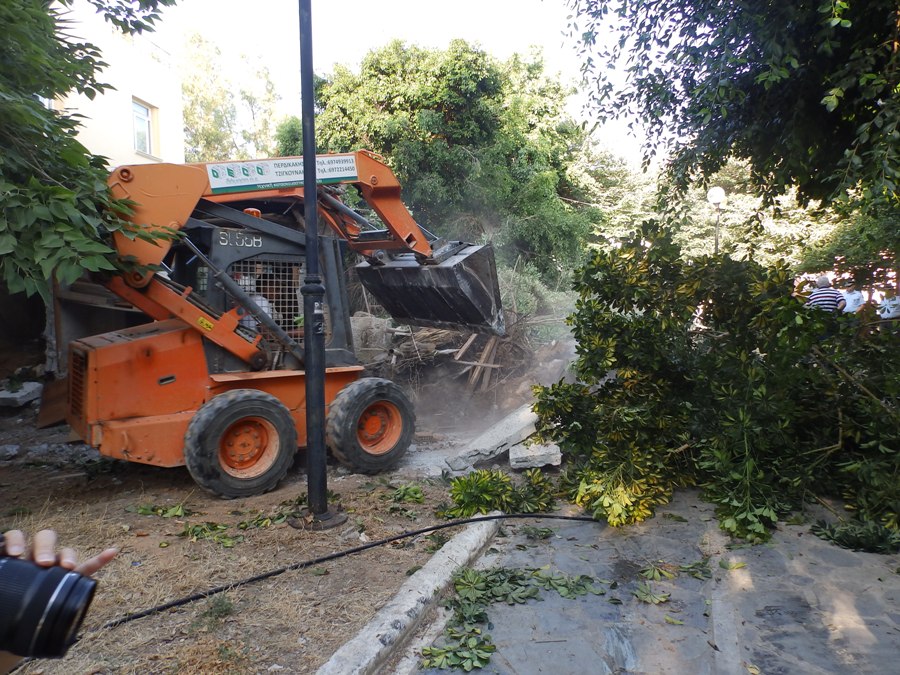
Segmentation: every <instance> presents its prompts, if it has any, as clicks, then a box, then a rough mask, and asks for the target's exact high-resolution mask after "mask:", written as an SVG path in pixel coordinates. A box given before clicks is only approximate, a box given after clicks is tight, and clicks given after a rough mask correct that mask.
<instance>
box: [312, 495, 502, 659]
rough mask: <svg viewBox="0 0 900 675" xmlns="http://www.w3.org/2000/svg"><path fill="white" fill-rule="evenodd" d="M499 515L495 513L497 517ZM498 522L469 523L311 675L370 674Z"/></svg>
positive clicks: (480, 547)
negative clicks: (314, 674) (354, 635)
mask: <svg viewBox="0 0 900 675" xmlns="http://www.w3.org/2000/svg"><path fill="white" fill-rule="evenodd" d="M497 514H498V515H499V512H497ZM499 527H500V521H499V520H490V521H484V522H480V523H472V524H470V525H468V526H467V527H466V529H464V530H463V531H462V532H460V533H459V534H457V535H456V536H454V537H453V538H452V539H451V540H450V541H448V542H447V543H446V544H444V545H443V546H442V547H441V549H440V550H439V551H438V552H437V553H435V554H434V555H433V556H432V557H431V559H430V560H429V561H428V562H427V563H425V565H424V566H423V567H422V569H420V570H419V571H418V572H416V573H415V574H413V575H412V576H411V577H410V578H409V580H408V581H407V582H406V583H405V584H403V586H401V587H400V590H399V591H397V594H396V595H395V596H394V598H393V599H392V600H391V601H390V602H389V603H388V604H387V605H385V606H384V607H383V608H382V609H381V610H380V611H379V612H378V613H377V614H376V615H375V616H374V617H373V618H372V620H371V621H369V623H368V624H367V625H366V626H365V627H364V628H363V629H362V630H361V631H360V632H359V633H358V634H357V635H356V637H354V638H353V639H351V640H350V641H348V642H346V643H344V645H343V646H342V647H341V648H340V649H338V650H337V651H336V652H335V653H334V654H333V655H332V656H331V658H330V659H329V660H328V661H327V662H326V663H325V664H324V665H322V667H321V668H319V670H318V671H316V674H317V675H371V674H372V673H376V672H377V671H378V668H380V667H381V666H382V665H383V664H384V663H385V661H386V660H387V659H388V658H390V656H392V655H393V653H394V651H395V650H396V649H397V648H398V647H399V646H402V644H403V642H404V640H406V639H407V638H408V637H409V635H410V634H411V633H412V632H413V630H415V628H416V627H417V626H418V624H419V621H421V619H422V617H423V616H424V614H425V612H426V610H427V609H428V608H429V607H430V606H431V604H432V603H433V602H435V601H436V600H437V599H438V598H439V597H440V595H441V593H442V592H443V591H444V589H445V588H446V587H447V586H448V585H449V584H450V579H451V577H452V576H453V573H454V572H455V571H456V570H457V569H459V568H460V567H462V566H464V565H468V564H469V563H470V562H471V561H472V560H473V559H474V558H475V557H477V556H478V555H479V554H480V553H481V552H482V551H483V550H484V549H485V547H486V546H487V545H488V544H489V543H490V541H491V540H492V539H493V538H494V535H495V534H496V533H497V530H498V529H499Z"/></svg>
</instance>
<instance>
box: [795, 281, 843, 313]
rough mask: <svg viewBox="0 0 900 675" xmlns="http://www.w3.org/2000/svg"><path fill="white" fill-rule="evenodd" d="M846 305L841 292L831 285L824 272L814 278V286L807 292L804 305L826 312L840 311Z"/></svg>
mask: <svg viewBox="0 0 900 675" xmlns="http://www.w3.org/2000/svg"><path fill="white" fill-rule="evenodd" d="M846 306H847V301H846V300H844V296H843V294H841V292H840V291H839V290H837V289H836V288H833V287H832V285H831V279H829V278H828V277H827V276H825V275H824V274H823V275H822V276H820V277H819V278H818V279H816V287H815V288H814V289H813V292H812V293H810V294H809V298H807V300H806V304H805V305H804V307H815V308H816V309H821V310H824V311H826V312H832V313H835V312H840V311H843V309H844V307H846Z"/></svg>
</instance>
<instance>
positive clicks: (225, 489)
mask: <svg viewBox="0 0 900 675" xmlns="http://www.w3.org/2000/svg"><path fill="white" fill-rule="evenodd" d="M296 452H297V429H296V427H295V426H294V421H293V419H292V418H291V414H290V412H289V411H288V409H287V408H286V407H285V406H284V404H282V403H281V401H279V400H278V399H277V398H275V397H274V396H272V395H271V394H267V393H266V392H263V391H257V390H256V389H235V390H234V391H229V392H225V393H224V394H220V395H219V396H216V397H215V398H214V399H212V400H211V401H208V402H207V403H205V404H204V405H203V406H202V407H201V408H200V410H198V411H197V414H196V415H195V416H194V418H193V419H192V420H191V423H190V424H189V425H188V430H187V434H185V437H184V460H185V464H187V469H188V471H189V472H190V474H191V476H192V477H193V478H194V480H195V481H197V483H198V484H199V485H200V486H201V487H203V488H205V489H207V490H209V491H210V492H212V493H214V494H217V495H220V496H222V497H226V498H228V499H233V498H236V497H250V496H252V495H258V494H262V493H263V492H268V491H269V490H272V489H273V488H274V487H275V486H276V485H278V483H279V482H280V481H281V479H282V478H284V476H285V474H286V473H287V471H288V469H289V468H290V467H291V463H292V462H293V460H294V455H295V454H296Z"/></svg>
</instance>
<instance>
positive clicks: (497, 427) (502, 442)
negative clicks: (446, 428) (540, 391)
mask: <svg viewBox="0 0 900 675" xmlns="http://www.w3.org/2000/svg"><path fill="white" fill-rule="evenodd" d="M536 422H537V415H536V414H535V413H534V412H533V411H532V410H531V405H526V406H522V407H521V408H519V409H518V410H516V411H515V412H513V413H510V414H509V415H507V416H506V417H504V418H503V419H502V420H500V421H499V422H496V423H495V424H494V425H492V426H491V428H490V429H488V430H487V431H485V432H484V433H483V434H481V435H480V436H478V437H477V438H476V439H475V440H473V441H472V442H471V443H469V444H468V445H467V446H466V447H465V448H463V450H462V451H461V452H459V453H457V454H455V455H452V456H450V457H448V458H447V460H446V461H447V465H448V466H449V467H450V468H451V469H452V470H453V471H466V470H468V469H471V468H472V467H475V466H478V465H479V464H484V463H486V462H489V461H491V460H494V459H496V458H498V457H499V456H500V455H502V454H503V453H504V452H508V451H509V449H510V448H511V447H512V446H514V445H516V444H517V443H521V442H522V441H524V440H525V439H526V438H528V437H529V436H531V435H532V434H533V433H534V432H535V423H536Z"/></svg>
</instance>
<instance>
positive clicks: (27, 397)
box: [0, 382, 44, 408]
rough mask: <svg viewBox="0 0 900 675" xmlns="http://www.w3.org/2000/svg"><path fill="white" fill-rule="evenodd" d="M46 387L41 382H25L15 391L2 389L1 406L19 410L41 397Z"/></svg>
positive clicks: (0, 392)
mask: <svg viewBox="0 0 900 675" xmlns="http://www.w3.org/2000/svg"><path fill="white" fill-rule="evenodd" d="M43 389H44V385H42V384H41V383H40V382H23V383H22V384H21V385H20V386H19V387H17V388H15V390H13V389H0V406H2V407H4V408H18V407H20V406H23V405H25V404H26V403H31V402H32V401H35V400H37V399H39V398H40V397H41V391H43Z"/></svg>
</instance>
